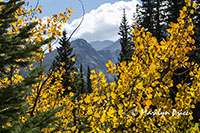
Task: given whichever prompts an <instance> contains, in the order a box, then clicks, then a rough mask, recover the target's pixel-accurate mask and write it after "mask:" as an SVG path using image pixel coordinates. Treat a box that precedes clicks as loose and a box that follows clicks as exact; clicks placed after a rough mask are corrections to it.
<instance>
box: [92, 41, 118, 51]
mask: <svg viewBox="0 0 200 133" xmlns="http://www.w3.org/2000/svg"><path fill="white" fill-rule="evenodd" d="M113 43H114V42H113V41H110V40H105V41H93V42H90V44H91V45H92V47H93V48H94V49H95V50H96V51H99V50H102V49H104V48H106V47H108V46H110V45H112V44H113Z"/></svg>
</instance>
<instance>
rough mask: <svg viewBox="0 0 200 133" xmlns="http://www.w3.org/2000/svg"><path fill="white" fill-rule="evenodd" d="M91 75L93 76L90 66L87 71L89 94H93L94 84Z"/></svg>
mask: <svg viewBox="0 0 200 133" xmlns="http://www.w3.org/2000/svg"><path fill="white" fill-rule="evenodd" d="M90 75H91V72H90V67H89V66H88V69H87V90H88V93H92V83H91V79H90Z"/></svg>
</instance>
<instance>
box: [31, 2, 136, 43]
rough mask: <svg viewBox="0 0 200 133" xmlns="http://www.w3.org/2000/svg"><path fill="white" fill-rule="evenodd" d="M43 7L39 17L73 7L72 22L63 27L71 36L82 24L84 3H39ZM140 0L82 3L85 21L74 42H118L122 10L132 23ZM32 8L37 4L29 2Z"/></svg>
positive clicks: (74, 37)
mask: <svg viewBox="0 0 200 133" xmlns="http://www.w3.org/2000/svg"><path fill="white" fill-rule="evenodd" d="M39 1H40V3H39V5H42V6H43V14H42V16H40V17H45V16H49V15H52V14H55V13H60V12H64V11H65V8H72V10H73V11H74V14H73V15H72V17H71V20H70V21H68V23H67V24H65V25H64V26H63V28H64V29H66V31H67V32H68V34H70V33H71V32H72V31H73V30H74V29H75V28H76V27H77V25H78V24H79V22H80V21H81V17H82V9H81V4H80V2H79V1H78V0H39ZM138 1H139V0H123V1H120V0H82V2H83V4H84V7H85V11H86V14H85V18H84V22H83V24H82V25H81V27H80V28H79V30H78V31H77V32H76V33H75V34H74V36H73V39H76V38H83V39H85V40H87V41H88V42H91V41H96V40H112V41H116V40H117V39H118V38H119V36H118V34H117V33H118V29H119V25H120V22H121V19H122V13H123V8H125V9H126V14H127V18H128V20H129V22H130V23H133V17H132V16H133V13H134V12H135V9H136V5H137V4H139V2H138ZM30 3H31V5H34V4H36V1H33V0H30Z"/></svg>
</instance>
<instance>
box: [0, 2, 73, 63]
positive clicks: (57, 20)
mask: <svg viewBox="0 0 200 133" xmlns="http://www.w3.org/2000/svg"><path fill="white" fill-rule="evenodd" d="M24 2H25V1H24ZM2 8H3V6H2V7H0V10H1V9H2ZM41 13H42V6H38V7H35V8H31V7H30V6H29V5H28V4H25V5H24V6H21V7H20V8H19V9H18V10H17V11H16V12H15V13H14V17H15V18H16V19H17V21H16V22H13V23H11V24H10V28H9V29H8V34H10V35H17V34H19V32H20V29H21V28H23V27H25V26H27V25H29V24H30V23H33V22H38V25H37V26H36V27H34V28H32V29H31V31H29V32H28V33H31V34H33V36H31V37H29V38H28V39H26V40H23V45H22V44H20V47H26V46H27V45H28V44H30V43H32V44H35V43H39V42H41V41H44V40H45V39H46V38H47V37H54V38H55V37H59V36H61V35H62V34H61V33H62V25H63V24H64V23H66V22H67V20H69V19H70V17H71V15H72V14H73V11H72V9H71V8H69V9H66V11H65V12H64V13H59V14H58V15H57V14H54V15H52V16H50V17H48V18H46V19H44V18H42V19H41V18H38V17H37V16H38V14H41ZM46 50H49V51H50V52H51V51H52V42H50V43H49V44H48V45H47V47H46V48H45V49H44V51H46ZM35 55H36V56H35V58H34V59H33V61H36V62H38V61H42V60H43V58H44V54H42V53H41V52H39V53H36V54H35Z"/></svg>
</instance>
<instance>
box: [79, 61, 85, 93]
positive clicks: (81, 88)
mask: <svg viewBox="0 0 200 133" xmlns="http://www.w3.org/2000/svg"><path fill="white" fill-rule="evenodd" d="M84 85H85V81H84V77H83V65H82V64H80V93H81V94H83V93H84V90H85V89H84V88H85V86H84Z"/></svg>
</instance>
